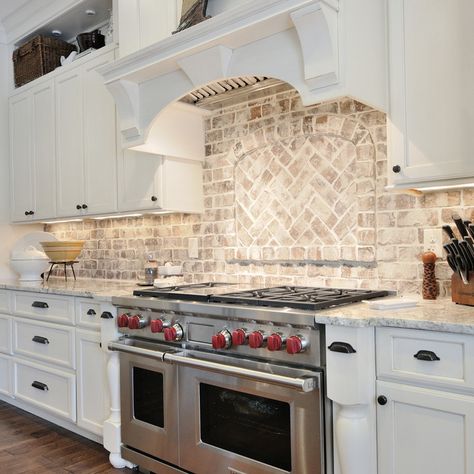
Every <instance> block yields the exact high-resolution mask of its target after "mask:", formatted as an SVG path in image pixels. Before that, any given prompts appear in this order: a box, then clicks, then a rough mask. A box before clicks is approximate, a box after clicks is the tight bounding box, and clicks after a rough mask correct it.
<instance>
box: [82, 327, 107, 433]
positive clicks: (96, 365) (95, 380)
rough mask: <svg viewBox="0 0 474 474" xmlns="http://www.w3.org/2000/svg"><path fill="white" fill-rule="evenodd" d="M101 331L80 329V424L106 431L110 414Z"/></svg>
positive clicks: (87, 428) (88, 428) (96, 430)
mask: <svg viewBox="0 0 474 474" xmlns="http://www.w3.org/2000/svg"><path fill="white" fill-rule="evenodd" d="M100 342H101V337H100V332H98V331H86V330H82V329H77V330H76V348H77V349H76V350H77V353H76V356H77V425H78V426H80V427H81V428H84V429H86V430H87V431H90V432H91V433H95V434H98V435H102V426H103V423H104V421H105V419H106V418H108V416H109V396H108V388H107V377H106V373H107V369H106V356H105V352H104V351H103V350H102V349H101V347H100Z"/></svg>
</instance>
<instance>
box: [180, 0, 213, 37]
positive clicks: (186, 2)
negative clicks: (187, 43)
mask: <svg viewBox="0 0 474 474" xmlns="http://www.w3.org/2000/svg"><path fill="white" fill-rule="evenodd" d="M206 10H207V0H183V6H182V14H181V20H180V22H179V25H178V28H176V31H173V34H175V33H178V32H180V31H182V30H185V29H186V28H189V27H191V26H193V25H197V24H198V23H201V22H202V21H204V20H207V19H209V18H211V17H210V16H206Z"/></svg>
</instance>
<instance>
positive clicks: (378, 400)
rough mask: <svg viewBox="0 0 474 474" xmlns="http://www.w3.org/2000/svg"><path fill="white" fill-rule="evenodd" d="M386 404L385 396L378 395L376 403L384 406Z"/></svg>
mask: <svg viewBox="0 0 474 474" xmlns="http://www.w3.org/2000/svg"><path fill="white" fill-rule="evenodd" d="M387 402H388V400H387V397H386V396H385V395H380V396H378V397H377V403H378V404H379V405H386V404H387Z"/></svg>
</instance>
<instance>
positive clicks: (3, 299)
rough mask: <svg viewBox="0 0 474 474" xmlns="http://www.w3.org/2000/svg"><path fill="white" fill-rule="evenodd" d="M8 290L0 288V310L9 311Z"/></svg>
mask: <svg viewBox="0 0 474 474" xmlns="http://www.w3.org/2000/svg"><path fill="white" fill-rule="evenodd" d="M10 293H11V292H10V290H0V311H2V312H4V313H9V312H10Z"/></svg>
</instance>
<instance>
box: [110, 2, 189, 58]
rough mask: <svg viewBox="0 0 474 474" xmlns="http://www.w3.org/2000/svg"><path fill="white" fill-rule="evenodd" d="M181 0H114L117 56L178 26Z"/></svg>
mask: <svg viewBox="0 0 474 474" xmlns="http://www.w3.org/2000/svg"><path fill="white" fill-rule="evenodd" d="M181 3H182V2H181V0H167V1H166V2H157V1H156V0H118V1H117V8H118V36H119V52H120V56H121V57H122V56H126V55H127V54H130V53H133V52H134V51H137V50H139V49H142V48H145V47H146V46H148V45H150V44H153V43H156V42H157V41H160V40H162V39H164V38H166V37H168V36H171V33H172V32H173V31H174V30H175V29H176V27H177V26H178V15H179V12H180V10H181Z"/></svg>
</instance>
